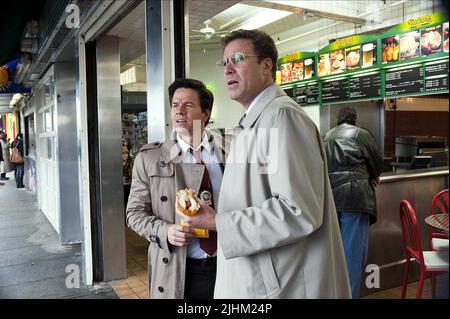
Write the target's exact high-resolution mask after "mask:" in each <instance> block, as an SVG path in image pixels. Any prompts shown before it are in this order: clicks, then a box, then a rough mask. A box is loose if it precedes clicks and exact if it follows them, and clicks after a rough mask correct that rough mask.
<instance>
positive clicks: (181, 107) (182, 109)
mask: <svg viewBox="0 0 450 319" xmlns="http://www.w3.org/2000/svg"><path fill="white" fill-rule="evenodd" d="M175 111H176V113H177V114H184V112H185V111H186V108H185V107H184V104H182V103H180V104H178V105H177V107H176V108H175Z"/></svg>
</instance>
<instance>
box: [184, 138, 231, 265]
mask: <svg viewBox="0 0 450 319" xmlns="http://www.w3.org/2000/svg"><path fill="white" fill-rule="evenodd" d="M177 143H178V146H180V148H181V151H182V156H183V163H190V164H195V163H197V161H196V160H195V158H194V156H193V155H192V153H191V152H190V150H189V149H191V148H192V147H191V146H190V145H189V144H188V143H186V142H185V141H184V140H183V139H182V138H181V137H180V136H178V138H177ZM201 146H203V150H202V153H201V158H202V161H203V163H204V164H205V166H206V169H207V170H208V174H209V178H210V180H211V185H212V192H213V201H214V207H218V204H219V202H218V201H219V192H220V185H221V184H222V177H223V172H222V168H221V166H220V163H219V158H218V157H217V155H216V152H220V150H217V149H215V148H214V146H213V145H212V144H211V143H210V142H209V138H208V135H207V134H206V133H205V134H204V136H203V139H202V142H201V143H200V145H198V146H197V148H195V149H193V150H194V151H196V150H198V149H199V148H200V147H201ZM197 195H198V194H197ZM187 256H188V257H190V258H195V259H202V258H206V257H208V254H207V253H205V252H204V251H203V250H202V249H201V248H200V241H199V239H198V238H194V239H192V240H191V241H190V242H189V244H188V246H187ZM214 256H215V253H214Z"/></svg>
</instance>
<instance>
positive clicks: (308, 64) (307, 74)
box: [304, 58, 314, 79]
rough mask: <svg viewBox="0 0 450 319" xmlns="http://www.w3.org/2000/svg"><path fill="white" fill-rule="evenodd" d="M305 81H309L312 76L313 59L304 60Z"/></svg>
mask: <svg viewBox="0 0 450 319" xmlns="http://www.w3.org/2000/svg"><path fill="white" fill-rule="evenodd" d="M304 64H305V79H310V78H312V77H313V76H314V59H313V58H309V59H305V61H304Z"/></svg>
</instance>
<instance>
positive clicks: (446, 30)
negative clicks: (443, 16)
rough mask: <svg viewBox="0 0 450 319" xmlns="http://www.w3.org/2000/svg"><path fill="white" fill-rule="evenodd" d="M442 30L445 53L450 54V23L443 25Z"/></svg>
mask: <svg viewBox="0 0 450 319" xmlns="http://www.w3.org/2000/svg"><path fill="white" fill-rule="evenodd" d="M442 29H443V31H444V33H443V34H444V52H446V53H448V22H445V23H444V24H443V25H442Z"/></svg>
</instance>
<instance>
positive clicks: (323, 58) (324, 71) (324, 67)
mask: <svg viewBox="0 0 450 319" xmlns="http://www.w3.org/2000/svg"><path fill="white" fill-rule="evenodd" d="M317 73H319V74H318V75H319V76H325V75H330V73H331V64H330V55H329V54H328V53H326V54H321V55H320V56H319V64H318V65H317Z"/></svg>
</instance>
